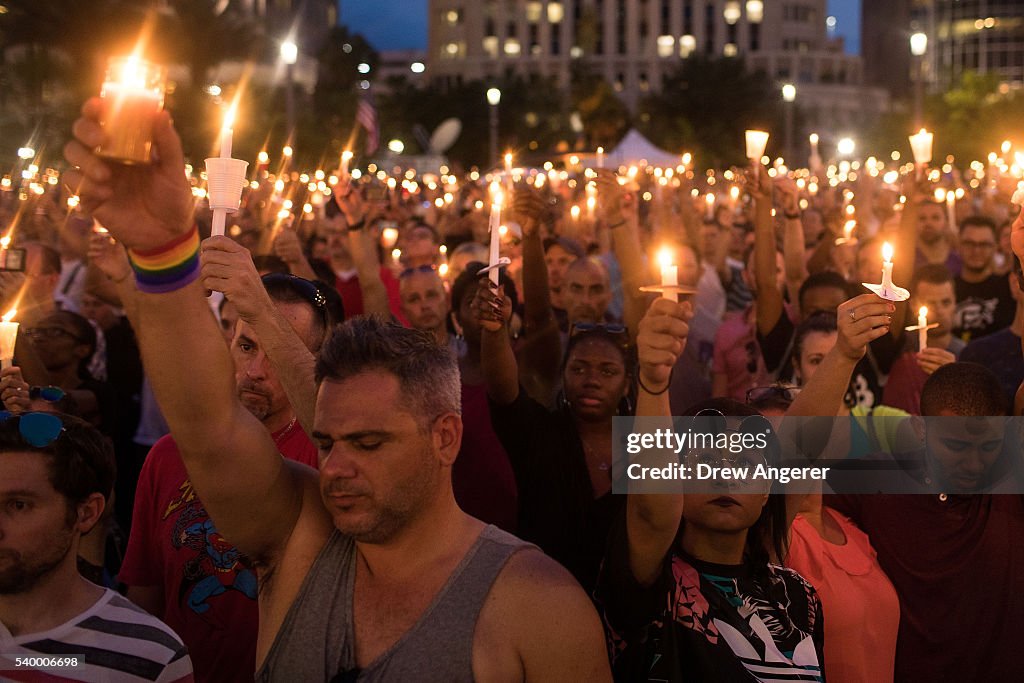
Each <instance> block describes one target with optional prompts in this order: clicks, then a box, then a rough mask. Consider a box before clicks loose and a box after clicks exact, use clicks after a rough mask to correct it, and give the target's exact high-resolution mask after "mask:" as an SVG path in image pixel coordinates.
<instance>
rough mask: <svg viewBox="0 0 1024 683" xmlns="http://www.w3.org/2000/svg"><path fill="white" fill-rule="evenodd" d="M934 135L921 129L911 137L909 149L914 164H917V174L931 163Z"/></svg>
mask: <svg viewBox="0 0 1024 683" xmlns="http://www.w3.org/2000/svg"><path fill="white" fill-rule="evenodd" d="M933 139H934V135H932V134H931V133H929V132H928V131H927V130H925V129H924V128H922V129H921V130H919V131H918V132H917V135H911V136H910V138H909V140H910V149H911V151H913V153H914V163H915V164H917V167H918V173H919V174H920V171H921V169H922V168H924V167H925V166H927V165H928V164H930V163H931V161H932V140H933Z"/></svg>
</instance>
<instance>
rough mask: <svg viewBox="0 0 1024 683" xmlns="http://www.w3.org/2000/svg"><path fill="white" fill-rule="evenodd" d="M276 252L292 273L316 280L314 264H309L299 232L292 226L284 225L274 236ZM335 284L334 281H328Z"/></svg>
mask: <svg viewBox="0 0 1024 683" xmlns="http://www.w3.org/2000/svg"><path fill="white" fill-rule="evenodd" d="M273 248H274V253H275V254H277V256H278V257H280V259H281V260H282V261H284V262H285V263H286V264H288V270H289V271H290V272H291V274H292V275H298V276H299V277H304V278H306V279H307V280H316V279H317V276H316V273H315V272H314V271H313V266H311V265H309V260H308V259H307V258H306V254H305V253H303V251H302V240H301V239H300V238H299V233H298V232H296V231H295V230H294V229H293V228H291V227H290V226H282V227H281V229H280V230H279V231H278V233H277V237H275V238H274V244H273ZM328 284H333V283H328Z"/></svg>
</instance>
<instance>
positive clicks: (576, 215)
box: [569, 204, 580, 221]
mask: <svg viewBox="0 0 1024 683" xmlns="http://www.w3.org/2000/svg"><path fill="white" fill-rule="evenodd" d="M569 215H570V216H572V219H573V221H579V219H580V207H579V206H578V205H576V204H574V205H573V206H572V207H571V208H570V209H569Z"/></svg>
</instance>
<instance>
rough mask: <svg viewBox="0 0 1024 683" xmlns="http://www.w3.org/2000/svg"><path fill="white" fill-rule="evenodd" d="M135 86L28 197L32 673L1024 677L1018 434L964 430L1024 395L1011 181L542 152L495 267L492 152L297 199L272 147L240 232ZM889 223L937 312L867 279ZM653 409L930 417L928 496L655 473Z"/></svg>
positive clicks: (362, 677)
mask: <svg viewBox="0 0 1024 683" xmlns="http://www.w3.org/2000/svg"><path fill="white" fill-rule="evenodd" d="M100 106H101V105H100V102H99V101H98V100H95V99H94V100H90V101H89V102H87V103H86V105H85V106H84V107H83V110H82V115H81V118H80V119H79V120H78V121H77V122H76V123H75V125H74V129H73V138H72V140H71V141H70V142H69V143H68V145H67V146H66V148H65V150H64V154H65V158H66V161H67V163H68V169H67V170H66V171H65V172H64V173H63V175H62V176H61V184H60V187H59V188H54V189H50V188H46V190H45V192H41V193H38V195H33V194H32V193H29V194H28V195H27V196H26V195H22V196H21V197H20V198H19V196H18V193H17V192H13V191H11V192H4V193H3V196H2V198H0V201H2V203H3V206H2V209H3V211H4V212H5V218H6V220H7V221H8V224H9V225H11V226H14V227H12V228H11V229H10V230H9V231H8V233H7V236H8V237H9V238H13V241H10V240H9V242H10V244H9V245H5V246H4V248H5V249H6V248H8V246H9V247H11V248H15V249H24V250H25V266H24V271H23V272H6V271H5V272H3V273H0V299H2V304H0V305H2V306H3V309H4V310H5V311H6V310H9V309H15V310H16V316H15V320H16V321H17V322H18V323H19V324H20V327H19V334H18V339H17V343H16V346H15V348H14V362H13V364H12V365H10V366H9V367H7V366H5V367H4V369H3V370H0V400H2V401H3V403H4V409H5V411H6V412H5V413H4V414H3V416H2V417H0V679H4V680H6V679H11V680H16V681H37V680H118V681H119V680H125V681H136V680H151V681H188V680H198V681H211V682H212V681H216V682H218V683H220V682H225V681H244V680H253V677H254V676H255V679H256V680H259V681H296V680H301V681H319V680H322V681H356V680H359V681H406V680H425V681H462V680H465V681H469V680H499V679H500V680H553V681H554V680H557V681H601V680H612V679H614V680H617V681H647V680H650V681H674V682H675V681H688V680H701V681H730V682H731V681H748V680H749V681H782V680H787V681H793V680H804V681H823V680H828V681H839V682H844V681H848V682H857V681H872V682H874V681H924V680H957V681H986V682H994V681H1011V680H1013V681H1015V680H1018V679H1019V675H1020V674H1019V671H1020V665H1018V664H1017V663H1016V656H1015V644H1016V637H1017V635H1018V634H1019V633H1021V632H1022V631H1024V550H1022V549H1021V548H1020V546H1019V544H1017V543H1015V541H1014V539H1015V538H1017V537H1018V536H1020V535H1021V534H1022V533H1024V498H1022V496H1021V494H1020V493H1017V492H1016V491H1017V490H1018V489H1014V490H1013V491H1010V492H1004V491H998V492H993V486H992V484H993V482H994V480H995V477H996V472H997V471H1001V469H1002V468H1004V467H1005V466H1007V460H1008V459H1009V460H1010V461H1013V460H1015V459H1016V460H1019V459H1020V453H1019V452H1018V451H1019V449H1018V448H1017V446H1016V442H1015V441H1012V440H1010V439H1009V438H1008V437H1004V435H1003V432H998V430H995V429H994V428H993V427H991V425H989V423H988V422H986V421H985V420H975V421H976V422H977V424H973V423H972V424H973V426H972V427H971V428H970V429H971V431H970V436H969V437H963V435H962V434H961V433H960V432H958V431H957V430H958V429H960V427H959V426H958V425H959V424H960V423H959V422H955V421H952V422H949V421H947V422H944V421H942V420H936V419H932V418H940V417H948V418H951V419H952V418H982V417H989V418H991V417H1007V416H1012V415H1017V414H1019V413H1020V412H1021V407H1022V398H1019V397H1018V388H1019V387H1020V386H1021V384H1022V382H1024V353H1022V339H1021V337H1022V334H1024V294H1022V291H1024V277H1022V271H1021V263H1022V261H1024V210H1022V208H1021V207H1015V206H1013V205H1012V204H1011V201H1010V193H1011V191H1012V190H1013V189H1015V188H1014V186H1015V183H1014V182H1013V181H1012V179H1011V178H1008V177H1006V178H998V177H991V176H990V177H989V178H988V179H987V180H986V181H985V182H980V183H979V182H972V183H968V182H967V181H966V178H965V177H963V176H961V175H960V174H959V173H958V172H957V171H956V170H955V169H950V170H949V171H948V172H939V171H938V169H935V170H933V172H927V171H924V170H923V169H913V168H907V169H904V170H905V171H906V172H905V173H903V174H896V176H897V177H896V178H892V177H891V175H889V174H883V173H877V172H869V170H868V166H867V165H865V166H863V167H862V169H861V171H862V172H860V173H857V172H856V170H855V169H854V170H853V171H851V169H850V168H849V167H847V168H846V169H844V171H843V173H842V177H841V178H840V177H839V175H838V174H837V172H836V169H835V168H833V169H824V168H818V169H815V168H811V169H804V170H801V171H791V170H789V169H786V168H784V167H782V166H781V165H780V164H776V165H774V166H772V167H768V166H767V165H762V164H761V163H758V162H754V163H752V164H751V165H750V167H748V168H745V169H739V170H737V169H730V170H728V171H726V172H724V173H721V172H720V173H717V174H715V173H710V174H707V175H703V174H697V175H696V177H695V175H694V173H693V169H692V168H690V169H687V168H684V167H680V168H679V169H676V172H675V173H670V174H664V173H663V172H662V171H661V170H660V169H659V170H658V171H657V172H655V171H654V169H644V168H643V167H642V166H641V167H640V169H639V170H638V169H637V168H631V169H615V170H613V169H604V168H598V169H585V168H583V167H578V168H568V169H566V171H567V172H566V173H562V174H560V173H559V172H557V169H556V170H555V171H553V172H551V173H547V172H546V171H544V170H538V169H534V170H530V169H521V170H517V172H516V173H515V174H514V175H513V174H508V175H505V176H503V175H501V174H496V175H495V177H494V178H493V179H494V180H495V181H496V182H498V183H500V185H501V188H502V190H503V191H504V192H506V193H507V197H506V201H505V205H504V206H503V207H502V208H503V212H502V217H503V219H504V220H503V225H502V243H501V254H502V255H503V256H507V257H508V258H509V260H510V261H511V264H510V265H509V266H508V267H507V268H502V269H501V270H500V274H499V276H498V277H495V278H491V277H489V274H488V273H486V272H485V269H486V267H487V266H488V265H491V264H492V263H493V261H492V258H491V253H490V252H489V250H488V246H487V245H488V242H489V241H490V236H489V234H488V217H489V211H490V210H491V201H489V198H488V193H489V191H490V188H489V187H488V180H489V178H488V176H487V175H483V176H481V175H480V174H479V173H476V172H474V173H473V174H472V175H470V174H469V173H467V174H465V175H458V176H457V175H456V173H454V172H451V173H450V175H449V174H448V173H446V174H445V176H446V180H444V181H438V180H436V179H435V180H433V181H427V180H425V179H424V180H422V182H420V183H406V182H403V183H401V184H399V183H390V188H389V183H388V182H387V181H386V179H384V178H383V177H382V178H378V177H377V176H376V175H375V174H372V173H367V174H366V175H365V176H364V177H363V178H362V179H359V180H357V179H356V178H353V177H352V176H351V175H349V174H347V173H339V174H338V175H339V177H338V178H337V182H336V184H334V186H333V188H331V191H330V192H328V193H326V194H325V195H324V196H323V199H324V202H325V203H324V204H323V205H321V206H319V207H318V208H315V209H313V208H311V207H309V206H306V207H305V208H304V209H303V210H302V211H299V210H296V211H295V213H294V215H292V214H289V212H288V210H287V209H283V210H282V208H281V207H282V206H283V205H284V201H285V196H286V194H285V195H282V194H281V192H280V190H281V184H277V185H275V183H274V179H273V177H271V175H270V174H269V172H268V171H267V170H265V169H264V170H262V171H260V173H262V175H258V176H257V179H256V180H255V181H254V182H253V183H252V185H251V186H250V187H249V188H248V189H247V190H246V193H245V196H244V198H243V203H242V207H241V210H240V211H239V212H238V213H237V214H234V215H233V216H232V218H231V223H230V229H229V231H228V236H223V235H214V236H211V235H210V223H211V221H210V211H209V209H208V208H207V207H206V204H205V201H204V199H203V195H202V193H200V192H197V191H196V188H195V187H193V186H191V184H190V181H189V179H188V176H187V175H186V174H183V173H182V172H181V170H182V168H183V167H184V166H185V158H184V156H183V152H182V148H181V144H180V141H179V139H178V136H177V133H176V132H175V130H174V128H173V124H172V123H171V120H170V117H169V116H168V115H167V114H166V113H162V114H160V116H159V117H158V118H157V120H156V122H155V124H154V130H153V136H154V143H153V144H154V146H155V148H156V151H157V154H156V155H155V158H156V160H155V161H154V163H152V164H150V165H143V166H120V165H117V164H114V163H111V162H110V161H108V160H104V159H102V158H100V157H99V156H97V155H96V153H95V151H94V150H96V148H97V147H98V146H99V145H100V144H101V142H102V141H103V137H104V131H103V128H102V126H101V125H100V123H99V112H100ZM858 166H859V165H858ZM295 175H296V176H297V174H295ZM403 175H404V174H403ZM404 177H406V178H412V177H415V174H412V175H404ZM261 181H262V182H261ZM830 181H831V182H830ZM896 183H902V184H900V185H897V184H896ZM296 186H298V187H302V186H303V185H302V183H297V184H296ZM939 186H941V187H942V188H943V189H944V190H945V191H948V192H950V193H953V192H955V191H956V190H957V189H960V190H965V192H964V193H963V198H962V199H960V200H959V201H957V202H955V203H954V202H950V203H949V204H947V203H945V202H943V203H939V202H937V201H936V200H935V189H936V187H939ZM275 187H276V190H272V188H275ZM453 190H454V192H453ZM715 194H717V195H718V196H717V198H716V197H715V196H714V195H715ZM69 196H73V197H74V201H73V202H72V203H71V208H70V209H69V210H66V209H65V207H67V206H68V204H67V202H66V200H67V198H68V197H69ZM588 199H592V201H590V202H589V203H588V201H587V200H588ZM300 201H301V200H299V199H298V198H296V199H295V201H294V202H292V201H289V203H288V206H291V205H292V204H293V203H294V205H296V206H298V205H299V203H300ZM583 206H586V207H587V209H586V210H581V207H583ZM951 208H952V210H950V209H951ZM1017 211H1021V214H1020V216H1016V215H1015V212H1017ZM851 221H853V222H855V225H856V229H855V230H854V231H853V232H851V231H850V230H849V229H848V227H849V225H850V222H851ZM844 228H846V229H844ZM885 244H888V246H889V247H890V248H891V249H889V250H886V251H887V252H888V253H886V254H885V261H886V262H888V263H891V264H892V280H893V282H895V283H896V284H902V285H904V286H906V287H907V288H908V289H909V291H910V299H909V301H903V302H900V301H891V300H888V299H885V298H882V297H880V296H878V295H877V294H875V293H871V292H869V291H868V290H867V289H865V288H864V287H863V286H862V284H861V283H865V282H868V283H871V282H878V280H879V275H880V272H881V269H882V263H883V245H885ZM393 247H394V248H395V249H394V250H392V248H393ZM659 249H666V250H668V253H670V254H671V255H672V260H673V262H674V264H675V265H676V266H677V273H678V282H679V284H680V285H681V286H682V287H685V288H688V290H689V291H691V292H692V293H690V294H684V295H683V296H681V297H679V298H680V301H675V300H673V298H672V297H663V296H658V295H657V294H650V293H643V292H642V291H641V287H643V286H645V285H651V284H654V283H657V282H659V271H658V267H657V264H656V262H655V259H654V256H653V255H654V253H655V252H656V251H658V250H659ZM920 307H926V308H927V314H926V315H927V322H928V323H929V324H930V325H931V327H930V328H929V329H928V330H927V332H926V334H924V335H922V336H919V335H918V334H917V333H910V332H907V331H906V330H905V328H907V327H912V326H913V323H914V321H915V320H917V315H918V311H919V308H920ZM919 339H925V340H926V344H925V345H924V347H923V348H922V347H921V346H920V342H919ZM629 416H637V417H645V418H654V419H665V420H670V419H672V416H682V417H683V418H685V417H687V416H690V417H693V418H694V419H703V418H707V417H708V416H713V417H715V419H717V420H719V421H720V426H721V428H722V429H723V430H728V431H735V432H741V433H744V434H747V433H749V434H755V433H763V432H765V431H766V430H771V429H772V427H771V425H772V424H775V423H772V422H771V420H775V419H777V418H778V417H780V416H787V417H788V416H796V417H831V418H835V417H847V416H848V417H851V418H853V419H851V420H848V421H843V422H841V423H840V422H838V421H837V422H836V423H835V424H842V425H846V426H845V427H835V428H833V431H834V432H836V430H838V432H836V433H832V434H831V435H830V438H832V439H833V441H830V442H829V443H830V446H832V445H834V443H836V442H835V441H834V440H835V439H838V440H839V441H841V442H842V443H844V444H846V446H848V447H849V448H851V449H853V450H859V451H860V452H863V453H868V454H882V455H885V454H887V453H892V452H893V450H894V445H893V444H894V443H895V442H896V441H897V440H898V439H899V438H900V436H899V434H897V433H896V432H898V431H900V430H901V429H902V428H904V427H908V426H909V427H908V428H910V429H914V430H917V433H918V436H919V438H920V441H921V442H922V443H923V450H922V455H921V458H922V460H921V463H920V465H921V466H920V467H918V468H917V469H910V470H907V471H906V473H905V475H904V476H905V477H906V479H907V482H906V487H910V488H912V489H913V490H917V491H918V492H917V493H907V494H899V495H896V494H890V493H845V492H844V493H835V492H831V491H829V490H823V489H821V488H819V489H817V490H812V491H810V492H801V493H796V492H792V491H789V492H787V491H785V490H783V489H781V488H780V487H778V486H776V485H774V484H772V485H770V486H767V485H766V486H764V487H762V488H751V487H750V486H730V485H727V484H726V485H722V486H720V487H718V488H717V489H715V490H714V491H713V492H710V493H708V492H690V491H687V492H685V493H684V492H683V491H682V490H681V489H679V488H676V489H667V490H665V491H663V492H658V493H655V492H650V491H647V490H645V491H642V492H641V491H634V492H630V493H628V494H623V493H618V492H616V491H615V490H616V488H617V486H618V483H617V482H619V478H620V477H621V476H622V473H621V469H620V466H621V462H620V461H619V459H618V458H619V455H618V454H617V452H616V450H615V441H614V438H613V432H614V430H613V425H614V424H615V418H616V417H629ZM919 417H920V418H926V419H924V420H919V419H917V418H919ZM872 418H886V419H885V420H884V421H883V420H879V421H873V420H872ZM676 419H681V418H680V417H677V418H676ZM669 424H670V423H669ZM873 425H886V426H892V428H891V429H888V428H886V429H881V428H878V427H875V426H873ZM844 430H845V431H844ZM840 432H841V433H840ZM725 455H729V458H733V457H734V456H732V455H730V454H724V455H723V454H716V453H712V454H708V453H695V452H687V453H684V454H682V455H681V456H680V458H682V461H683V462H691V463H692V462H697V461H700V462H705V461H707V462H712V463H718V462H731V460H726V459H725V457H724V456H725ZM784 456H785V454H783V453H781V452H779V449H778V448H774V449H773V448H771V447H769V448H766V449H762V450H761V451H757V449H752V452H750V453H747V454H745V456H743V457H746V458H747V460H745V461H744V462H746V463H748V464H777V463H778V462H780V461H781V460H782V459H783V457H784ZM700 458H705V459H707V458H710V460H700ZM1010 466H1011V467H1013V466H1014V465H1013V463H1011V464H1010ZM906 487H905V490H906ZM915 487H916V488H915ZM58 656H59V657H62V658H63V657H72V656H73V657H78V658H80V659H81V661H80V662H79V665H78V667H77V668H73V669H66V670H62V669H59V668H46V667H55V666H58V664H55V663H54V661H52V658H54V657H58ZM47 658H51V659H47ZM23 659H25V661H29V662H35V664H32V665H31V666H30V665H27V664H23V663H21V662H22V660H23ZM33 668H34V670H30V669H33ZM41 669H45V670H46V671H48V672H50V673H52V674H53V677H52V678H47V677H45V676H44V677H43V678H40V677H39V675H40V674H39V670H41Z"/></svg>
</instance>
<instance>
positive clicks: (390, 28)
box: [339, 0, 860, 54]
mask: <svg viewBox="0 0 1024 683" xmlns="http://www.w3.org/2000/svg"><path fill="white" fill-rule="evenodd" d="M339 5H340V6H341V21H342V23H344V24H345V25H347V26H349V27H350V28H352V29H354V30H356V31H358V32H359V33H362V34H363V35H364V36H366V38H367V39H368V40H369V41H370V42H371V43H372V44H373V45H374V47H376V48H377V49H378V50H408V49H421V50H422V49H425V48H426V46H427V0H390V1H389V0H383V1H382V0H339ZM828 7H829V13H830V14H832V15H834V16H835V17H836V32H837V33H838V34H839V35H840V36H843V37H844V38H846V51H847V52H852V53H854V54H857V53H859V52H860V0H828Z"/></svg>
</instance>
